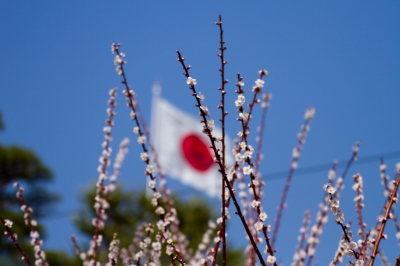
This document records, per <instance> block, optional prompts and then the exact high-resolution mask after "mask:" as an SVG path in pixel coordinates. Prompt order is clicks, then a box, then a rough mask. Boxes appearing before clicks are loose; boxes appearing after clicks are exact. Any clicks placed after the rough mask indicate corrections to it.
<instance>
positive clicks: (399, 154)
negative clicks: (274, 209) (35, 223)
mask: <svg viewBox="0 0 400 266" xmlns="http://www.w3.org/2000/svg"><path fill="white" fill-rule="evenodd" d="M380 157H383V158H385V160H389V159H395V158H400V150H399V151H394V152H387V153H383V154H382V153H381V154H375V155H370V156H364V157H359V158H358V160H357V161H355V162H353V164H355V165H361V164H370V163H377V164H378V163H379V162H380V159H379V158H380ZM347 161H348V159H347V160H346V159H345V160H339V161H338V166H340V165H345V164H346V163H347ZM331 167H332V162H329V163H322V164H317V165H313V166H308V167H303V168H300V169H297V170H296V176H299V175H306V174H312V173H318V172H322V171H328V170H329V169H330V168H331ZM286 175H287V170H284V171H279V172H275V173H270V174H265V175H263V179H264V180H276V179H282V178H286ZM182 192H184V190H182ZM199 194H200V193H199ZM74 213H75V210H66V211H60V212H56V213H53V214H51V215H49V216H47V217H46V220H55V219H61V218H65V217H66V216H72V215H74Z"/></svg>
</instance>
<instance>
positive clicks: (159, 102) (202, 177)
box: [152, 97, 233, 197]
mask: <svg viewBox="0 0 400 266" xmlns="http://www.w3.org/2000/svg"><path fill="white" fill-rule="evenodd" d="M152 116H153V117H152V130H153V131H152V136H153V143H154V146H155V149H156V151H157V154H158V160H159V163H160V165H161V167H162V170H163V172H164V173H165V174H166V175H168V176H169V177H171V178H176V179H178V180H180V181H181V182H182V183H184V184H186V185H188V186H192V187H194V188H195V189H197V190H200V191H203V192H205V193H206V194H207V195H209V196H211V197H221V187H222V184H221V182H222V181H221V174H220V173H219V172H218V165H217V164H216V163H214V160H213V158H214V152H213V151H212V149H210V148H209V146H210V145H211V144H210V140H209V138H208V137H207V136H206V135H205V134H204V133H202V129H203V124H202V123H200V119H201V118H200V117H193V116H191V115H188V114H187V113H185V112H183V111H181V110H179V109H178V108H176V107H175V106H173V105H172V104H171V103H169V102H167V101H166V100H164V99H161V98H160V97H153V114H152ZM212 133H213V136H215V137H221V136H222V131H221V130H220V129H219V128H214V130H213V131H212ZM225 142H226V159H225V162H226V164H227V165H228V166H231V165H232V162H233V158H232V156H231V149H230V148H229V147H231V145H229V144H230V140H229V138H227V137H226V139H225ZM218 143H219V145H218V146H217V147H220V145H221V144H220V142H218Z"/></svg>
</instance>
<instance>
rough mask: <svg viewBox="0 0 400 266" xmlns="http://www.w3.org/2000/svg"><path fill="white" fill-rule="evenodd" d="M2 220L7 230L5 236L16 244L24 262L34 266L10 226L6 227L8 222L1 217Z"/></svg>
mask: <svg viewBox="0 0 400 266" xmlns="http://www.w3.org/2000/svg"><path fill="white" fill-rule="evenodd" d="M0 220H1V222H2V223H3V225H4V227H5V228H6V232H4V234H5V235H9V236H10V239H11V241H12V242H13V243H14V245H15V246H16V247H17V249H18V251H19V252H20V253H21V255H22V258H21V259H22V260H23V261H26V263H28V265H29V266H33V264H32V262H31V261H30V260H29V258H28V256H27V255H26V253H25V251H24V250H23V249H22V248H21V246H20V245H19V244H18V241H17V238H16V237H15V236H14V234H13V233H12V232H11V230H10V228H9V227H8V225H6V221H5V220H4V219H3V217H1V216H0Z"/></svg>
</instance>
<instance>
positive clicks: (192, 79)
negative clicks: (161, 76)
mask: <svg viewBox="0 0 400 266" xmlns="http://www.w3.org/2000/svg"><path fill="white" fill-rule="evenodd" d="M186 84H188V85H196V84H197V81H196V79H194V78H191V77H188V78H187V80H186Z"/></svg>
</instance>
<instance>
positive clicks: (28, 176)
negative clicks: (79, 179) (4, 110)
mask: <svg viewBox="0 0 400 266" xmlns="http://www.w3.org/2000/svg"><path fill="white" fill-rule="evenodd" d="M3 128H4V124H3V123H2V116H1V113H0V130H1V129H3ZM52 179H53V175H52V172H51V170H50V169H49V168H48V167H47V166H45V165H44V164H43V163H42V161H41V160H40V158H39V157H38V156H37V155H36V154H35V153H34V152H33V151H31V150H29V149H25V148H21V147H18V146H10V147H7V146H3V145H2V144H0V214H1V216H2V217H3V218H4V219H9V220H11V221H13V226H12V228H11V229H12V232H13V233H15V234H17V235H18V243H19V244H20V245H21V247H22V248H23V249H24V250H25V251H26V252H27V254H28V256H29V258H31V259H33V258H34V256H33V248H32V245H31V244H30V243H29V241H30V237H29V233H30V228H29V227H28V226H26V225H25V222H24V218H23V213H22V212H21V210H20V206H21V204H20V202H19V201H18V199H17V198H16V196H15V193H16V189H15V188H13V187H12V184H13V183H14V182H15V181H17V180H18V181H19V182H20V183H22V184H23V186H24V188H25V192H24V197H25V199H26V201H27V202H28V204H29V205H30V206H31V207H32V208H33V209H34V213H33V217H34V219H37V218H40V217H44V216H45V215H46V214H50V211H51V209H50V207H51V205H52V204H53V203H55V202H56V201H57V200H58V196H57V195H56V194H54V193H52V192H50V191H48V190H47V189H46V188H45V186H44V182H48V181H51V180H52ZM37 229H38V231H39V233H40V236H41V239H43V238H44V237H45V234H44V230H43V228H42V227H40V226H39V227H38V228H37ZM21 263H22V262H21V254H20V253H19V251H18V250H17V249H16V247H15V246H14V244H13V243H12V242H11V241H9V240H8V238H7V237H2V238H0V265H26V263H25V262H24V263H23V264H21Z"/></svg>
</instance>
